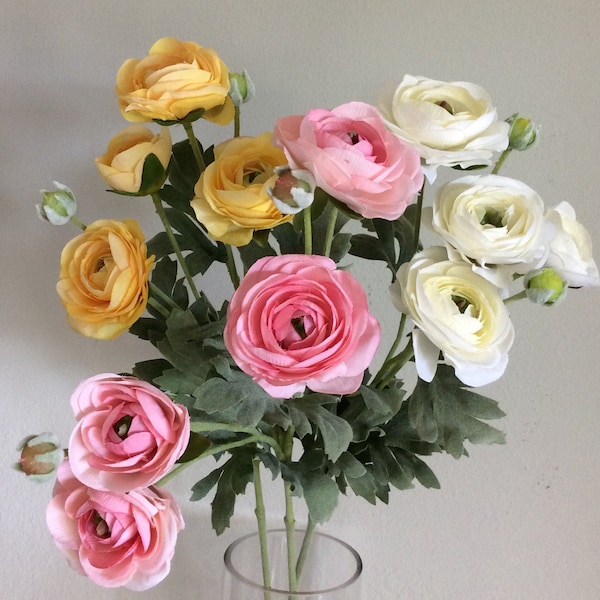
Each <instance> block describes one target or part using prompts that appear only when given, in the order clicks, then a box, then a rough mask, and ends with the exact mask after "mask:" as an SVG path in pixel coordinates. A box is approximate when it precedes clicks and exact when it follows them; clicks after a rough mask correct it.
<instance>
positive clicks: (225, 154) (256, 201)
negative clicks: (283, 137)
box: [191, 133, 293, 246]
mask: <svg viewBox="0 0 600 600" xmlns="http://www.w3.org/2000/svg"><path fill="white" fill-rule="evenodd" d="M271 140H272V134H271V133H263V134H261V135H258V136H256V137H238V138H233V139H231V140H228V141H226V142H223V143H222V144H219V145H218V146H217V147H216V148H215V161H214V162H213V163H211V164H210V165H209V166H208V167H207V168H206V170H205V171H204V172H203V173H202V175H201V177H200V179H199V181H198V183H197V184H196V187H195V190H194V191H195V196H196V197H195V198H194V199H193V200H192V202H191V204H192V208H193V209H194V212H195V213H196V217H197V218H198V220H199V221H200V222H201V223H202V224H203V225H204V226H205V227H206V229H207V230H208V233H209V235H210V236H211V237H212V238H213V239H215V240H218V241H220V242H225V243H226V244H231V245H232V246H245V245H246V244H248V243H250V241H251V240H252V235H253V233H254V230H257V229H258V230H261V229H272V228H273V227H276V226H277V225H279V224H281V223H285V222H286V221H289V220H291V219H292V218H293V215H284V214H282V213H281V212H280V211H279V210H278V209H277V207H276V206H275V204H274V202H273V200H271V198H270V196H269V194H268V193H267V189H268V188H269V187H272V186H273V184H274V182H275V180H276V178H277V176H276V175H275V173H274V168H275V167H277V166H280V165H284V164H286V163H287V159H286V158H285V154H284V153H283V151H282V150H281V149H280V148H277V147H275V146H274V145H273V144H272V141H271Z"/></svg>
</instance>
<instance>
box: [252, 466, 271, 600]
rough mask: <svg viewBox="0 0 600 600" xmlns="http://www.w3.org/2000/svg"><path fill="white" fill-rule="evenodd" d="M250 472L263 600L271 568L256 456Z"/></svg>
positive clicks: (265, 516)
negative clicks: (252, 481)
mask: <svg viewBox="0 0 600 600" xmlns="http://www.w3.org/2000/svg"><path fill="white" fill-rule="evenodd" d="M252 474H253V477H254V497H255V500H256V508H255V509H254V514H255V515H256V522H257V524H258V539H259V543H260V564H261V566H262V576H263V585H264V587H265V591H264V594H263V596H264V600H270V598H271V592H270V591H269V588H270V587H271V569H270V566H269V552H268V544H267V515H266V511H265V500H264V496H263V489H262V482H261V480H260V461H259V460H258V458H255V459H253V460H252Z"/></svg>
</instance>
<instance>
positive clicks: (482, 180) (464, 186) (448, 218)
mask: <svg viewBox="0 0 600 600" xmlns="http://www.w3.org/2000/svg"><path fill="white" fill-rule="evenodd" d="M432 227H433V230H434V231H435V232H436V233H437V234H438V235H439V236H440V237H441V238H442V239H443V240H444V243H445V244H446V247H447V250H448V256H449V257H450V258H451V259H453V260H461V259H462V260H465V261H467V262H469V263H472V264H473V268H474V269H475V270H476V272H478V273H479V274H480V275H483V276H484V277H486V278H487V279H490V280H491V281H493V282H494V283H496V285H498V286H499V287H508V286H509V285H510V283H511V282H512V275H513V273H526V272H527V271H530V270H531V269H535V268H537V267H539V266H541V265H542V264H543V263H544V260H545V257H546V254H547V247H546V241H547V236H546V235H545V234H546V229H545V220H544V203H543V201H542V199H541V198H540V196H539V195H538V194H537V193H536V192H535V191H534V190H532V189H531V188H530V187H529V186H527V185H525V184H524V183H522V182H521V181H518V180H516V179H511V178H509V177H501V176H500V175H480V176H477V175H476V176H467V177H461V178H460V179H456V180H455V181H452V182H451V183H448V184H446V185H444V186H442V187H440V189H439V190H438V193H437V195H436V198H435V200H434V203H433V216H432Z"/></svg>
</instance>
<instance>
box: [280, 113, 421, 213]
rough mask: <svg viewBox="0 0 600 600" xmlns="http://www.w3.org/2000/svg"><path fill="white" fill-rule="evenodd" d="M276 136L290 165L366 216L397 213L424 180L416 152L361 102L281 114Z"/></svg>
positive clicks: (409, 201) (402, 209)
mask: <svg viewBox="0 0 600 600" xmlns="http://www.w3.org/2000/svg"><path fill="white" fill-rule="evenodd" d="M274 139H275V142H276V143H278V144H280V145H281V146H282V147H283V150H284V152H285V154H286V157H287V159H288V161H289V163H290V165H291V166H292V168H295V169H305V170H306V171H309V172H310V173H312V175H313V177H314V178H315V180H316V183H317V186H319V187H320V188H322V189H324V190H325V191H326V192H327V193H328V194H330V195H331V196H332V197H333V198H335V199H337V200H339V201H340V202H343V203H344V204H346V205H347V206H348V207H349V208H351V209H352V210H353V211H355V212H357V213H358V214H360V215H362V216H363V217H365V218H367V219H372V218H381V219H387V220H394V219H397V218H398V217H399V216H400V215H402V213H403V212H404V211H405V209H406V207H407V206H408V205H409V204H411V203H412V202H413V200H414V198H415V195H416V194H417V192H418V191H419V189H420V188H421V186H422V185H423V171H422V169H421V162H420V157H419V153H418V152H417V151H416V150H415V149H414V148H413V147H412V146H411V145H409V144H408V143H406V142H403V141H401V140H400V139H398V138H397V137H396V136H394V135H393V134H392V133H390V132H389V131H388V130H387V128H386V126H385V123H384V121H383V119H382V117H381V116H380V114H379V113H378V112H377V110H376V109H375V108H374V107H373V106H370V105H369V104H365V103H363V102H349V103H348V104H342V105H341V106H338V107H337V108H334V109H333V110H324V109H314V110H311V111H310V112H308V113H307V114H306V115H305V116H302V115H295V116H289V117H285V118H283V119H279V120H278V121H277V124H276V126H275V137H274Z"/></svg>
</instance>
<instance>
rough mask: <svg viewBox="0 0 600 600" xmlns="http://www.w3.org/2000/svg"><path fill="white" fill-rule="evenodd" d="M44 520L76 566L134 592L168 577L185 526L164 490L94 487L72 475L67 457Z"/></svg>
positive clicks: (99, 580)
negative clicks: (97, 488) (113, 489)
mask: <svg viewBox="0 0 600 600" xmlns="http://www.w3.org/2000/svg"><path fill="white" fill-rule="evenodd" d="M46 523H47V525H48V529H49V530H50V533H51V534H52V537H53V538H54V542H55V543H56V545H57V546H58V548H59V549H60V550H61V551H62V552H63V553H64V554H65V556H66V557H67V560H68V562H69V565H70V566H71V567H72V568H73V569H74V570H76V571H77V572H79V573H81V574H83V575H86V576H87V577H89V578H90V580H91V581H93V582H94V583H95V584H97V585H101V586H104V587H121V586H124V587H126V588H128V589H131V590H135V591H142V590H146V589H148V588H151V587H153V586H155V585H157V584H158V583H160V582H161V581H162V580H163V579H164V578H165V577H166V576H167V575H168V573H169V570H170V566H171V559H172V558H173V553H174V551H175V543H176V541H177V533H178V532H179V531H180V530H181V529H183V526H184V523H183V518H182V516H181V512H180V510H179V507H178V506H177V503H176V502H175V499H174V498H173V497H172V496H171V494H169V493H168V492H167V491H166V490H163V489H160V488H157V487H149V488H144V489H140V490H135V491H132V492H129V493H126V494H125V493H122V492H109V491H100V490H95V489H93V488H90V487H88V486H86V485H85V484H83V483H81V482H80V481H79V480H78V479H77V478H76V477H75V476H74V475H73V472H72V471H71V468H70V465H69V461H68V460H65V461H64V462H63V463H61V465H60V466H59V468H58V472H57V481H56V484H55V486H54V492H53V497H52V500H51V501H50V504H49V505H48V509H47V511H46Z"/></svg>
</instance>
